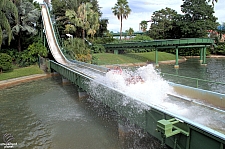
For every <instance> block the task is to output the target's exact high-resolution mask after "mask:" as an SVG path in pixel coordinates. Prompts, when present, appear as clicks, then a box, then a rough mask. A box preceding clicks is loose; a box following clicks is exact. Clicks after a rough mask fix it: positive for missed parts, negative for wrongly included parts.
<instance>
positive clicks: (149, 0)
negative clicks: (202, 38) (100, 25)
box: [99, 0, 225, 32]
mask: <svg viewBox="0 0 225 149" xmlns="http://www.w3.org/2000/svg"><path fill="white" fill-rule="evenodd" d="M116 2H117V0H110V1H106V0H99V6H100V7H102V9H101V11H102V12H103V16H102V17H103V18H107V19H109V24H108V30H110V31H114V32H119V30H120V21H119V20H118V19H117V17H116V16H114V15H113V14H112V10H111V8H112V7H114V6H115V3H116ZM128 4H129V6H130V8H131V10H132V12H131V14H130V15H129V16H128V19H127V20H123V31H125V30H127V29H129V27H132V28H133V29H134V31H139V23H140V22H141V21H142V20H150V19H151V16H152V14H153V12H154V11H158V10H161V9H164V8H166V7H169V8H171V9H174V10H176V11H177V12H178V13H179V14H181V13H182V12H181V7H180V6H181V5H182V4H183V1H182V0H170V1H167V0H128ZM224 6H225V1H224V0H218V3H216V4H215V14H214V15H215V16H216V17H217V18H218V22H219V23H221V22H225V15H224V14H225V9H224Z"/></svg>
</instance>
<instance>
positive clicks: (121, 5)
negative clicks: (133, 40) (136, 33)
mask: <svg viewBox="0 0 225 149" xmlns="http://www.w3.org/2000/svg"><path fill="white" fill-rule="evenodd" d="M112 13H113V14H114V15H115V16H117V18H118V19H119V20H120V40H121V37H122V26H123V25H122V24H123V19H127V18H128V15H129V14H130V13H131V9H130V7H129V5H128V2H127V0H117V3H116V4H115V6H114V7H112Z"/></svg>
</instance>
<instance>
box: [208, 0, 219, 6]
mask: <svg viewBox="0 0 225 149" xmlns="http://www.w3.org/2000/svg"><path fill="white" fill-rule="evenodd" d="M211 1H212V5H213V6H214V2H216V3H217V2H218V0H208V2H211Z"/></svg>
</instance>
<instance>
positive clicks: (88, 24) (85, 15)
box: [66, 3, 99, 39]
mask: <svg viewBox="0 0 225 149" xmlns="http://www.w3.org/2000/svg"><path fill="white" fill-rule="evenodd" d="M92 7H93V6H92V4H91V3H83V4H81V5H80V6H79V7H78V10H77V13H76V12H75V11H74V10H67V11H66V17H68V18H69V22H70V23H69V24H67V25H66V31H67V32H68V31H70V30H73V31H75V30H76V26H78V27H80V28H82V37H83V39H84V38H85V31H86V32H87V34H88V35H91V36H92V37H93V36H94V34H95V33H96V31H97V30H98V28H99V20H98V19H99V15H98V12H94V11H93V10H92ZM68 29H69V30H68Z"/></svg>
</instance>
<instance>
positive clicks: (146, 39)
mask: <svg viewBox="0 0 225 149" xmlns="http://www.w3.org/2000/svg"><path fill="white" fill-rule="evenodd" d="M132 40H143V41H149V40H153V39H152V38H151V37H149V36H147V35H137V36H135V37H134V38H133V39H132Z"/></svg>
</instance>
